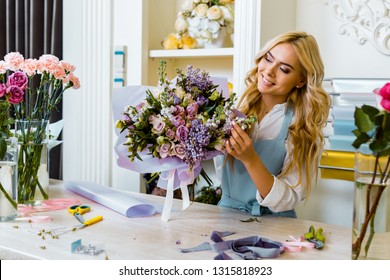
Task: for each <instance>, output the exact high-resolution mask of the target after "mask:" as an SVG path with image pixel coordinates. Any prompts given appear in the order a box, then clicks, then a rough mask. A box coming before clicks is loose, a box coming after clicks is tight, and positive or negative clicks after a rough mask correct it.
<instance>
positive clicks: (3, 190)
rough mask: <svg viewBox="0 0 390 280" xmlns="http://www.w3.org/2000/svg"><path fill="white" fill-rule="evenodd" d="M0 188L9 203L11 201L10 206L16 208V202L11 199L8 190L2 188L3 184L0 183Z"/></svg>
mask: <svg viewBox="0 0 390 280" xmlns="http://www.w3.org/2000/svg"><path fill="white" fill-rule="evenodd" d="M0 190H1V192H2V193H3V194H4V196H5V197H6V198H7V199H8V201H9V203H11V205H12V207H14V208H15V209H17V208H18V204H17V203H16V201H15V200H13V199H12V197H11V196H10V195H9V194H8V192H7V191H6V190H5V189H4V187H3V184H1V183H0Z"/></svg>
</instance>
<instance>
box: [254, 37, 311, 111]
mask: <svg viewBox="0 0 390 280" xmlns="http://www.w3.org/2000/svg"><path fill="white" fill-rule="evenodd" d="M257 69H258V70H257V74H258V86H257V89H258V90H259V91H260V92H261V93H262V94H263V98H264V100H270V101H271V100H272V103H273V105H274V104H281V103H284V102H286V101H287V98H288V96H289V94H290V93H291V92H292V90H293V89H295V88H296V87H302V86H303V85H304V83H305V81H304V79H303V76H302V74H301V73H302V67H301V65H300V63H299V60H298V56H297V54H296V52H295V49H294V48H293V46H292V45H290V44H288V43H281V44H278V45H276V46H275V47H273V48H272V49H271V50H269V51H268V52H267V53H266V54H265V55H264V57H263V58H261V60H260V62H259V65H258V68H257Z"/></svg>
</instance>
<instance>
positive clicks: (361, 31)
mask: <svg viewBox="0 0 390 280" xmlns="http://www.w3.org/2000/svg"><path fill="white" fill-rule="evenodd" d="M326 4H327V5H329V6H330V7H331V9H332V11H333V13H334V14H335V15H336V17H337V18H338V19H339V20H340V21H341V22H342V25H341V27H340V30H339V31H340V34H343V35H347V36H350V37H351V38H352V39H353V40H354V41H356V42H357V43H359V44H361V45H363V44H365V43H366V42H367V41H369V42H370V43H372V44H373V45H374V46H375V48H376V49H378V50H379V51H380V52H381V53H383V54H385V55H390V0H326Z"/></svg>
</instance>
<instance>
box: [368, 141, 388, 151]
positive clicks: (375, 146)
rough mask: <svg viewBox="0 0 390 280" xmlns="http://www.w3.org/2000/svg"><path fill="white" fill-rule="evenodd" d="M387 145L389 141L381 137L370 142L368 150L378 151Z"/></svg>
mask: <svg viewBox="0 0 390 280" xmlns="http://www.w3.org/2000/svg"><path fill="white" fill-rule="evenodd" d="M388 146H389V143H388V142H387V141H385V140H383V139H379V140H375V141H373V142H372V143H371V144H370V146H369V147H370V150H371V151H373V152H374V153H380V152H382V151H384V150H385V149H386V148H387V147H388Z"/></svg>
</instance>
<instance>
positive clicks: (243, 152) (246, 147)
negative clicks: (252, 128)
mask: <svg viewBox="0 0 390 280" xmlns="http://www.w3.org/2000/svg"><path fill="white" fill-rule="evenodd" d="M231 133H232V136H231V137H230V138H229V140H227V141H226V151H227V152H228V153H229V154H231V155H232V156H234V157H235V158H236V159H238V160H240V161H242V162H243V163H244V164H245V163H249V162H250V161H251V160H253V159H254V157H256V156H257V154H256V151H255V148H254V146H253V142H252V139H251V138H250V137H249V135H248V134H247V133H246V132H245V131H244V130H243V129H242V128H241V127H240V126H239V125H238V124H236V123H235V122H233V127H232V130H231Z"/></svg>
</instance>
